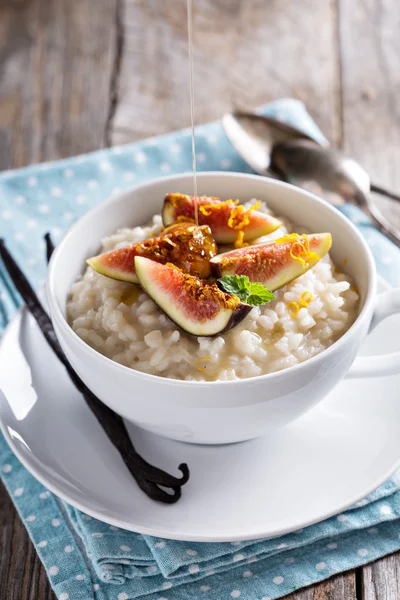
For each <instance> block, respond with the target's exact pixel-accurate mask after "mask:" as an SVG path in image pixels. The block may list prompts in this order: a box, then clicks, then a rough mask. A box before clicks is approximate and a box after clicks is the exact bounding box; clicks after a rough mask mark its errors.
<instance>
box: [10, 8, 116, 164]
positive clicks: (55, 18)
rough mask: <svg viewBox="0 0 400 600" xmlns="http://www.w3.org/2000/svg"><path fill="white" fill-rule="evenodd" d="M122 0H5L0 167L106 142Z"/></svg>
mask: <svg viewBox="0 0 400 600" xmlns="http://www.w3.org/2000/svg"><path fill="white" fill-rule="evenodd" d="M117 8H118V0H96V2H95V6H94V3H93V2H92V1H91V0H2V1H1V3H0V169H5V168H9V167H19V166H22V165H24V164H28V163H31V162H40V161H43V160H50V159H55V158H59V157H62V156H69V155H73V154H78V153H82V152H87V151H90V150H94V149H96V148H99V147H101V146H104V145H105V144H106V140H107V135H108V125H109V117H110V115H111V112H112V110H113V99H114V93H113V86H112V85H111V84H112V83H113V74H114V70H115V63H116V62H117V60H118V54H117V37H118V27H117V21H118V11H117Z"/></svg>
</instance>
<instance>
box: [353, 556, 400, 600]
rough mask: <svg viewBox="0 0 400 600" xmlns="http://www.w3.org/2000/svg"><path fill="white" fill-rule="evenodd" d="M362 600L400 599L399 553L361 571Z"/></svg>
mask: <svg viewBox="0 0 400 600" xmlns="http://www.w3.org/2000/svg"><path fill="white" fill-rule="evenodd" d="M361 586H362V587H361V589H362V600H398V599H399V598H400V553H399V552H398V553H397V554H393V555H391V556H386V557H385V558H382V559H381V560H378V561H377V562H375V563H372V565H368V566H366V567H364V569H363V571H362V583H361Z"/></svg>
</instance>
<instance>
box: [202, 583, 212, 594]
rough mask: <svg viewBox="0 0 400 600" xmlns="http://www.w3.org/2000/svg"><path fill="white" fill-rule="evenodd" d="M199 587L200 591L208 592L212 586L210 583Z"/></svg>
mask: <svg viewBox="0 0 400 600" xmlns="http://www.w3.org/2000/svg"><path fill="white" fill-rule="evenodd" d="M200 589H201V591H202V592H209V591H210V590H211V589H212V587H211V585H201V586H200Z"/></svg>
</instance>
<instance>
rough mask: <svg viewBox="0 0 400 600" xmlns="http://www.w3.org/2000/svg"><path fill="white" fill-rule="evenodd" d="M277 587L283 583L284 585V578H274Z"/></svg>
mask: <svg viewBox="0 0 400 600" xmlns="http://www.w3.org/2000/svg"><path fill="white" fill-rule="evenodd" d="M272 581H273V582H274V583H275V584H276V585H281V583H283V581H284V579H283V577H274V578H273V580H272Z"/></svg>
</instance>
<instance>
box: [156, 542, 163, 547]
mask: <svg viewBox="0 0 400 600" xmlns="http://www.w3.org/2000/svg"><path fill="white" fill-rule="evenodd" d="M154 545H155V547H156V548H164V547H165V542H156V543H155V544H154Z"/></svg>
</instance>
